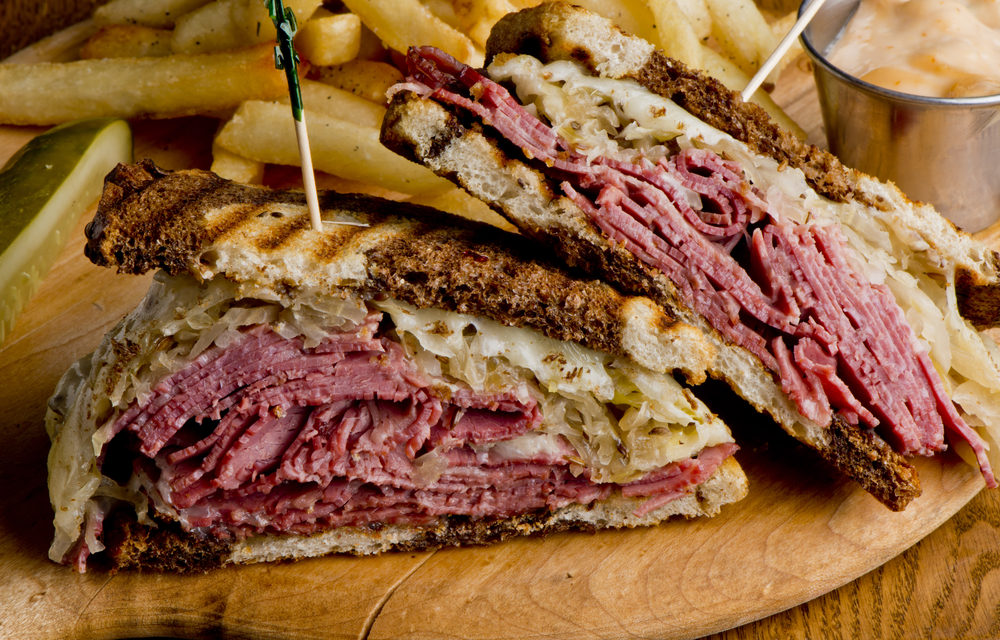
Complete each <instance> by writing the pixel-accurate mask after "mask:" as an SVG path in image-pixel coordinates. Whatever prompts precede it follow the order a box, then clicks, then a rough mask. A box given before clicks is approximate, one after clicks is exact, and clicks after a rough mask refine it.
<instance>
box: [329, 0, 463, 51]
mask: <svg viewBox="0 0 1000 640" xmlns="http://www.w3.org/2000/svg"><path fill="white" fill-rule="evenodd" d="M344 4H345V5H346V6H347V8H348V9H350V10H351V11H352V12H353V13H354V14H356V15H357V16H358V17H359V18H361V21H362V22H364V23H365V24H366V25H368V28H369V29H371V30H372V31H374V32H375V35H377V36H378V37H379V38H381V39H382V42H384V43H385V44H386V46H388V47H389V48H391V49H395V50H396V51H399V52H400V53H406V50H407V49H408V48H409V47H411V46H420V45H431V46H434V47H437V48H438V49H441V50H442V51H445V52H446V53H448V54H450V55H452V56H454V57H455V58H457V59H458V60H461V61H462V62H465V63H466V64H473V65H474V66H478V65H479V64H482V60H476V59H475V56H474V54H475V47H474V46H473V44H472V40H470V39H469V37H468V36H466V35H465V34H463V33H461V32H459V31H457V30H456V29H453V28H451V27H449V26H448V25H447V24H445V23H444V22H443V21H442V20H441V19H440V18H438V17H437V16H435V15H434V14H433V13H431V12H430V10H429V9H427V7H425V6H424V5H422V4H420V1H419V0H344Z"/></svg>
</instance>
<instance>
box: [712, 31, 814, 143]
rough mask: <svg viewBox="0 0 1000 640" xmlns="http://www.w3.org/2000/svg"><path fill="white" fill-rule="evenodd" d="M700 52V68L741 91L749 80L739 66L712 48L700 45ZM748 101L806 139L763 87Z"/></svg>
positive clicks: (802, 138)
mask: <svg viewBox="0 0 1000 640" xmlns="http://www.w3.org/2000/svg"><path fill="white" fill-rule="evenodd" d="M701 53H702V63H703V67H702V68H703V69H704V70H705V72H706V73H708V75H710V76H712V77H713V78H715V79H716V80H718V81H719V82H721V83H722V84H724V85H726V87H728V88H729V89H731V90H732V91H737V92H739V91H743V88H744V87H746V86H747V84H748V83H749V82H750V76H748V75H747V74H745V73H743V71H742V70H741V69H740V68H739V67H737V66H736V65H735V64H733V63H732V62H730V61H729V60H728V59H727V58H725V57H723V56H722V55H721V54H719V53H718V52H717V51H715V50H714V49H711V48H709V47H707V46H705V45H702V52H701ZM750 101H751V102H755V103H757V104H758V105H760V106H761V108H763V109H764V111H766V112H767V114H768V115H769V116H771V119H772V120H774V121H775V122H776V123H777V124H779V125H781V126H782V127H784V128H785V129H788V130H789V131H791V132H792V133H793V134H794V135H795V137H797V138H798V139H799V140H805V139H806V132H805V130H804V129H803V128H802V127H800V126H799V125H798V123H796V122H795V121H794V120H792V119H791V118H789V117H788V115H787V114H786V113H785V112H784V111H782V110H781V107H779V106H778V105H777V103H776V102H775V101H774V100H772V99H771V96H770V95H769V94H768V93H767V92H766V91H764V90H763V89H757V91H756V92H754V94H753V96H751V97H750Z"/></svg>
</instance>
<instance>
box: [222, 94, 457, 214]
mask: <svg viewBox="0 0 1000 640" xmlns="http://www.w3.org/2000/svg"><path fill="white" fill-rule="evenodd" d="M305 122H306V125H307V126H308V128H309V145H310V147H311V148H312V161H313V167H314V168H315V169H317V170H319V171H324V172H326V173H331V174H333V175H336V176H340V177H342V178H347V179H349V180H359V181H362V182H367V183H369V184H373V185H376V186H379V187H382V188H386V189H391V190H392V191H397V192H399V193H408V194H411V195H421V194H429V193H440V192H444V191H447V190H448V189H450V188H452V185H451V183H450V182H448V181H447V180H445V179H444V178H439V177H438V176H436V175H434V173H433V172H431V171H430V170H429V169H427V168H425V167H423V166H421V165H418V164H415V163H413V162H410V161H409V160H406V159H404V158H402V157H401V156H398V155H396V154H395V153H393V152H392V151H389V150H388V149H386V148H385V147H383V146H382V145H381V144H380V143H379V130H378V128H375V127H362V126H359V125H357V124H355V123H353V122H346V121H344V120H338V119H336V118H331V117H329V116H325V115H323V114H320V113H315V112H311V111H310V110H309V108H308V106H306V109H305ZM215 141H216V142H217V143H218V144H219V145H220V146H221V147H223V148H225V149H228V150H229V151H231V152H233V153H236V154H238V155H241V156H243V157H245V158H250V159H252V160H257V161H259V162H268V163H273V164H283V165H293V166H297V165H298V164H299V162H300V161H299V147H298V143H297V142H296V138H295V125H294V122H293V120H292V114H291V111H290V110H289V108H288V107H287V106H286V105H283V104H280V103H278V102H262V101H258V100H251V101H248V102H244V103H243V104H242V105H241V106H240V108H239V109H238V110H237V111H236V114H235V115H234V116H233V118H232V119H231V120H230V121H229V122H227V123H226V125H225V126H224V127H223V128H222V131H220V132H219V135H218V136H217V137H216V139H215Z"/></svg>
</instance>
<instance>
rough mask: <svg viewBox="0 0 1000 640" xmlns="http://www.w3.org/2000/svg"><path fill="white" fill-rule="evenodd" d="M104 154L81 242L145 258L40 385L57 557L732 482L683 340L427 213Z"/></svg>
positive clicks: (236, 543) (598, 524)
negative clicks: (48, 389)
mask: <svg viewBox="0 0 1000 640" xmlns="http://www.w3.org/2000/svg"><path fill="white" fill-rule="evenodd" d="M320 204H321V207H322V210H323V218H324V227H323V229H322V230H321V231H314V230H312V228H311V227H310V224H309V216H308V212H307V209H306V205H305V200H304V197H303V195H302V193H301V192H290V191H277V190H270V189H266V188H263V187H251V186H246V185H239V184H236V183H232V182H228V181H226V180H223V179H221V178H219V177H218V176H215V175H213V174H211V173H207V172H203V171H181V172H174V173H171V172H165V171H162V170H160V169H158V168H157V167H156V166H155V165H153V164H152V163H151V162H148V161H144V162H142V163H139V164H136V165H119V166H118V167H117V168H116V169H115V170H114V171H113V172H112V173H111V174H110V175H109V176H108V178H107V179H106V182H105V191H104V195H103V197H102V200H101V203H100V206H99V208H98V212H97V214H96V216H95V218H94V220H93V221H92V222H91V223H90V224H89V225H88V227H87V237H88V245H87V254H88V256H89V257H90V259H91V260H92V261H93V262H95V263H96V264H98V265H103V266H108V267H117V268H118V269H119V271H121V272H125V273H134V274H138V273H143V272H146V271H149V270H153V269H159V271H158V272H157V274H156V275H155V277H154V280H153V284H152V286H151V288H150V290H149V292H148V294H147V295H146V297H145V299H144V300H143V302H142V303H141V304H140V305H139V307H138V308H137V309H135V311H133V312H132V313H130V314H129V315H128V316H126V317H125V318H124V319H123V320H122V321H121V323H120V324H118V326H116V327H115V328H114V329H113V330H111V331H110V332H109V333H108V334H107V336H106V337H105V338H104V340H103V341H102V343H101V344H100V346H99V347H98V348H97V349H96V351H94V353H92V354H90V355H88V356H86V357H84V358H83V359H81V360H80V361H79V362H78V363H77V364H76V365H74V367H73V368H71V369H70V371H68V372H67V374H66V375H65V376H64V377H63V379H62V380H61V382H60V384H59V387H58V389H57V390H56V393H55V394H54V396H53V397H52V399H51V401H50V404H49V406H50V409H49V413H48V416H47V428H48V430H49V434H50V436H51V438H52V448H51V453H50V456H49V491H50V496H51V501H52V505H53V508H54V511H55V514H56V516H55V529H56V534H55V539H54V541H53V544H52V547H51V549H50V557H51V558H52V559H53V560H55V561H58V562H63V563H66V564H70V565H73V566H75V567H76V568H77V569H78V570H80V571H84V570H85V569H86V566H87V562H88V558H89V557H91V556H92V555H93V554H96V555H94V557H95V558H98V557H103V558H105V560H106V562H109V563H110V564H111V565H112V566H113V567H116V568H124V569H134V568H138V569H154V570H164V569H166V570H203V569H208V568H211V567H216V566H220V565H224V564H227V563H250V562H258V561H270V560H276V559H282V558H301V557H306V556H316V555H323V554H327V553H334V552H343V553H352V554H371V553H378V552H382V551H386V550H391V549H405V550H414V549H424V548H429V547H437V546H442V545H456V544H481V543H487V542H491V541H495V540H501V539H504V538H506V537H508V536H511V535H521V534H531V533H535V532H549V531H559V530H564V529H571V528H577V529H589V530H594V529H600V528H606V527H634V526H641V525H652V524H655V523H657V522H659V521H661V520H663V519H664V518H667V517H670V516H674V515H683V516H687V517H694V516H711V515H714V514H716V513H718V511H719V509H720V507H721V506H722V505H724V504H728V503H731V502H734V501H736V500H739V499H741V498H742V497H743V496H744V495H745V494H746V491H747V483H746V477H745V476H744V474H743V471H742V470H741V469H740V467H739V465H738V463H737V462H736V460H735V459H734V458H733V453H734V451H735V450H736V445H735V444H734V442H733V438H732V436H731V434H730V432H729V429H728V427H727V426H726V425H725V424H723V423H722V421H721V420H719V419H718V418H717V417H716V416H715V415H713V414H712V413H711V412H710V411H709V410H708V409H707V408H706V407H705V405H704V404H702V403H701V402H700V401H699V400H697V399H696V398H695V397H694V396H693V395H691V393H690V392H689V391H688V390H687V389H686V388H684V387H682V386H681V385H680V384H679V383H678V382H677V381H675V379H674V378H673V377H672V376H671V375H670V373H671V372H673V371H674V370H679V371H682V372H683V373H684V375H685V376H686V377H688V378H689V379H692V380H698V379H704V377H705V368H706V367H707V366H708V363H710V362H711V361H712V359H713V358H714V352H713V350H712V347H711V345H710V344H709V343H708V342H707V341H705V340H704V339H703V337H702V335H701V332H699V331H698V330H696V329H694V328H692V327H689V326H687V325H685V324H684V323H681V322H678V321H677V320H676V319H675V318H673V317H671V316H670V315H668V314H666V313H665V312H664V311H663V310H662V309H660V308H659V307H658V306H657V305H655V304H653V303H652V302H651V301H649V300H647V299H645V298H641V297H628V296H623V295H621V294H619V293H617V291H616V290H615V289H613V288H612V287H610V286H608V285H606V284H604V283H601V282H599V281H595V280H592V279H580V278H577V277H574V276H572V275H570V274H569V273H567V272H566V271H565V269H564V268H563V267H561V266H557V265H554V264H553V263H551V262H549V261H547V260H545V259H543V258H541V257H539V254H541V253H543V252H542V251H540V249H539V248H538V247H537V246H536V245H535V244H534V243H533V242H531V241H527V240H525V239H524V238H522V237H520V236H517V235H515V234H510V233H506V232H499V231H498V230H496V229H495V228H493V227H488V226H486V225H479V224H476V223H470V222H468V221H462V220H459V219H457V218H447V217H446V218H445V219H444V220H442V216H443V215H445V214H441V213H440V212H437V211H434V210H429V209H425V208H422V207H416V206H408V205H403V204H399V203H394V202H389V201H385V200H380V199H377V198H372V197H365V196H357V195H341V194H336V193H324V194H321V197H320Z"/></svg>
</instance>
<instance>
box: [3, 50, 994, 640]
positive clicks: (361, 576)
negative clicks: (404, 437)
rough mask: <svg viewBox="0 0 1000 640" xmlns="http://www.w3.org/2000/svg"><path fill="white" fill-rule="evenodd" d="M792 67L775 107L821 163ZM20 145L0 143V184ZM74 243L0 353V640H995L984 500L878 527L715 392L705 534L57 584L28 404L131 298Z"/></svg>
mask: <svg viewBox="0 0 1000 640" xmlns="http://www.w3.org/2000/svg"><path fill="white" fill-rule="evenodd" d="M801 62H802V65H800V66H796V67H792V68H790V69H788V70H787V71H786V72H785V74H784V75H783V77H782V81H781V83H780V84H779V89H778V91H777V93H776V97H777V99H778V100H779V102H780V103H781V104H782V105H783V106H785V108H786V109H787V111H788V112H789V114H790V115H792V117H793V118H795V119H796V120H797V121H798V122H800V123H801V124H803V126H804V127H805V128H806V130H807V131H808V132H809V133H810V138H811V139H812V141H814V142H817V143H822V139H821V137H822V136H821V134H822V127H821V123H820V122H819V112H818V106H817V105H816V102H815V100H816V98H815V91H814V89H813V87H812V81H811V77H810V75H809V70H808V67H806V66H804V65H805V61H804V60H802V61H801ZM214 128H215V122H214V121H211V120H207V119H200V118H189V119H182V120H175V121H159V122H149V121H146V122H136V123H134V130H135V133H136V140H137V144H136V155H137V157H141V156H150V157H153V158H154V159H155V160H156V161H157V162H158V163H159V164H161V165H162V166H166V167H168V168H180V167H187V166H196V167H202V168H206V167H207V166H208V164H209V163H210V157H209V149H208V148H207V141H208V140H210V139H211V134H212V132H213V131H214ZM40 131H41V130H40V129H28V128H9V127H5V128H0V163H2V162H3V161H4V160H5V159H6V158H7V157H9V156H10V155H11V154H13V152H14V151H15V150H16V149H17V148H18V147H19V146H20V145H21V144H23V143H24V142H25V141H26V140H28V139H30V138H31V137H32V136H33V135H36V134H37V133H38V132H40ZM283 175H287V172H285V173H284V174H283V172H282V171H280V170H277V171H274V172H272V173H271V174H270V180H272V181H275V180H277V181H280V180H282V179H284V178H283ZM327 184H333V185H336V184H338V183H337V182H336V181H328V182H327ZM86 217H87V214H85V218H86ZM84 222H85V220H81V223H80V225H78V228H77V230H76V232H75V233H74V235H73V237H72V238H71V240H70V244H69V246H68V247H67V248H66V250H65V251H64V252H63V254H62V255H61V257H60V259H59V261H58V263H57V264H56V267H55V268H54V269H53V272H52V273H51V275H50V276H49V277H48V278H47V279H46V281H45V282H44V283H43V285H42V287H41V289H40V291H39V292H38V294H37V295H36V296H35V298H34V299H33V300H32V302H31V303H30V305H29V306H28V308H27V310H26V312H25V314H24V315H23V316H22V317H21V318H20V320H19V321H18V324H17V326H16V327H15V329H14V332H13V333H12V334H11V336H9V338H8V340H7V341H6V342H5V344H4V345H3V346H2V347H0V434H2V435H3V436H4V440H3V441H4V446H2V447H0V486H3V487H4V491H3V492H0V637H2V638H29V639H36V638H37V639H48V638H52V639H55V638H60V639H73V638H79V639H87V640H100V639H104V638H108V639H117V638H131V637H149V636H170V637H182V638H253V639H258V638H259V639H262V640H263V639H268V640H271V639H285V638H288V639H294V640H297V639H300V638H446V637H447V638H467V639H479V638H484V639H485V638H537V637H545V638H626V637H646V638H697V637H703V636H707V635H708V634H713V633H715V634H717V635H715V636H711V637H713V638H726V639H735V638H741V639H742V638H779V637H780V638H812V639H817V638H857V637H887V638H991V637H1000V548H998V541H1000V533H998V526H1000V494H998V492H996V491H982V492H980V488H981V487H982V480H981V478H980V477H979V475H978V473H977V472H976V470H975V469H973V468H972V467H970V466H968V465H966V464H964V463H963V462H961V461H959V460H958V459H957V458H955V457H954V456H951V455H945V456H941V457H938V458H935V459H920V460H917V461H916V463H917V465H918V467H919V469H920V472H921V478H922V482H923V485H924V495H923V496H922V497H921V498H919V499H917V500H916V501H915V502H914V503H913V504H912V505H911V506H910V507H909V508H908V509H907V511H905V512H904V513H902V514H894V513H891V512H889V511H887V510H886V509H884V508H883V507H881V506H880V505H879V504H877V503H876V502H875V501H874V500H873V499H871V498H870V497H869V496H868V495H867V494H865V493H863V492H862V491H860V490H859V489H858V488H857V487H856V486H854V485H852V484H850V483H848V482H846V481H845V480H843V479H842V478H840V477H838V476H837V475H836V474H834V473H833V472H832V471H831V470H830V469H829V468H828V467H826V466H825V465H824V464H823V463H822V461H820V460H819V459H818V458H817V457H816V456H814V455H812V453H811V452H809V451H808V450H806V449H805V448H803V447H802V446H801V445H799V444H798V443H796V442H795V441H793V440H791V439H790V438H788V437H787V436H785V435H784V434H783V433H781V432H780V431H779V430H778V429H777V428H776V427H775V426H774V425H773V424H770V423H769V421H767V420H763V419H760V418H759V417H758V416H756V414H754V413H753V412H752V411H750V410H749V409H747V408H746V407H745V406H741V405H740V404H739V403H738V402H734V401H733V398H732V396H731V395H730V394H729V393H728V392H727V391H726V390H724V389H721V388H718V387H716V388H708V389H705V390H704V391H705V392H706V393H705V394H703V395H705V396H706V400H707V401H708V402H709V403H710V404H712V405H713V408H714V409H716V410H717V411H718V412H719V413H720V414H722V415H723V417H724V418H725V419H727V420H728V421H729V423H730V424H731V425H732V427H733V430H734V433H735V435H736V437H737V440H738V442H739V443H740V444H741V446H742V450H741V451H740V452H739V453H738V454H737V458H738V459H739V461H740V463H741V464H742V465H743V466H744V468H745V469H746V470H747V474H748V476H749V478H750V480H751V495H750V497H748V498H747V499H746V500H744V501H743V502H741V503H739V504H737V505H733V506H731V507H729V508H727V509H725V510H724V511H723V513H722V515H720V516H719V517H717V518H713V519H704V520H694V521H672V522H668V523H666V524H664V525H663V526H660V527H656V528H653V529H643V530H634V531H624V532H617V531H615V532H603V533H599V534H595V535H591V534H560V535H553V536H548V537H546V538H530V539H521V540H514V541H510V542H507V543H504V544H500V545H494V546H490V547H484V548H472V549H447V550H441V551H436V552H435V551H431V552H425V553H418V554H386V555H383V556H380V557H375V558H360V559H359V558H350V557H328V558H320V559H315V560H308V561H302V562H298V563H292V564H268V565H257V566H250V567H233V568H228V569H224V570H220V571H216V572H212V573H208V574H203V575H194V576H177V575H169V574H168V575H156V574H117V575H114V576H109V575H107V574H104V573H100V572H93V571H92V572H90V573H87V574H84V575H77V574H75V573H73V572H72V571H70V570H69V569H67V568H65V567H61V566H58V565H55V564H53V563H51V562H49V561H48V560H47V558H46V550H47V547H48V544H49V541H50V539H51V535H52V525H51V519H52V513H51V510H50V507H49V504H48V496H47V493H46V489H45V458H46V453H47V448H48V440H47V437H46V435H45V432H44V428H43V417H44V411H45V402H46V400H47V398H48V395H49V394H50V393H51V390H52V388H53V387H54V385H55V382H56V381H57V380H58V378H59V376H60V375H61V374H62V372H63V371H64V370H65V369H66V368H67V367H68V366H69V365H70V364H71V363H72V362H73V361H74V360H75V359H77V358H78V357H80V356H82V355H83V354H85V353H86V352H88V351H89V350H91V349H93V348H94V346H95V345H96V344H97V342H98V341H99V340H100V338H101V336H102V335H103V333H104V332H105V331H106V330H107V329H108V328H110V327H111V326H112V325H113V324H114V323H115V322H117V320H118V319H120V318H121V316H122V315H124V314H125V313H126V312H127V311H129V310H130V309H131V308H133V307H134V306H135V305H136V303H137V302H138V301H139V299H140V298H141V297H142V295H143V294H144V292H145V289H146V287H147V285H148V277H126V276H119V275H116V274H114V273H113V272H111V271H109V270H103V269H98V268H96V267H93V266H92V265H90V264H89V262H87V261H86V260H85V259H84V257H83V255H82V246H83V237H82V227H83V224H84ZM990 233H996V231H995V230H993V231H990V232H986V234H985V235H987V236H988V237H1000V233H998V235H996V236H990V235H989V234H990ZM970 500H971V501H970ZM803 603H804V604H803ZM755 621H756V622H755ZM740 625H743V626H740Z"/></svg>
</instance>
